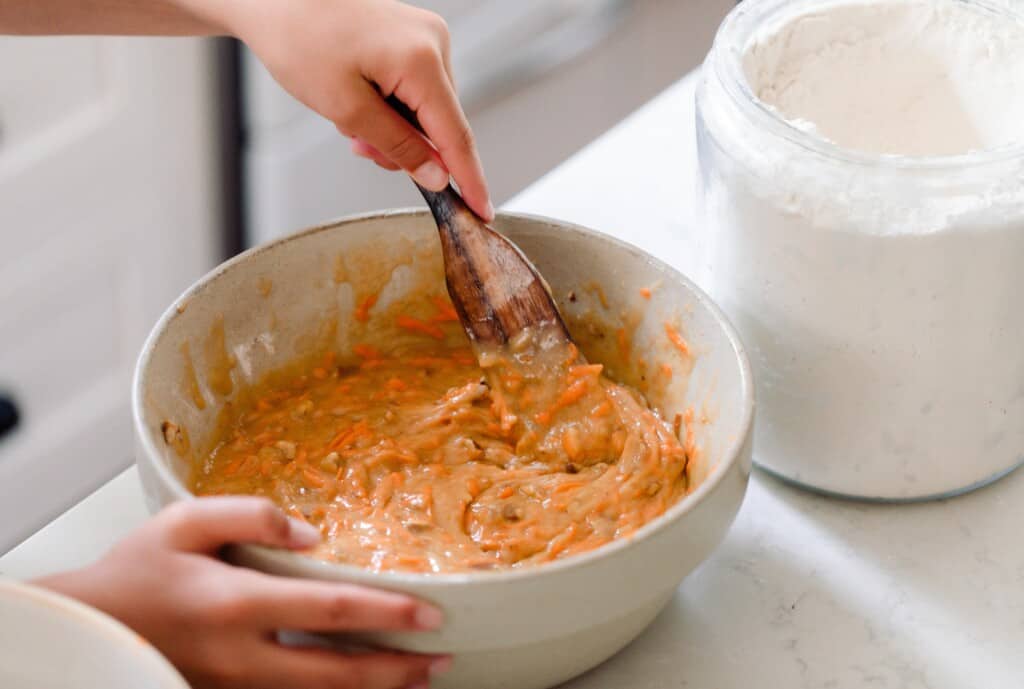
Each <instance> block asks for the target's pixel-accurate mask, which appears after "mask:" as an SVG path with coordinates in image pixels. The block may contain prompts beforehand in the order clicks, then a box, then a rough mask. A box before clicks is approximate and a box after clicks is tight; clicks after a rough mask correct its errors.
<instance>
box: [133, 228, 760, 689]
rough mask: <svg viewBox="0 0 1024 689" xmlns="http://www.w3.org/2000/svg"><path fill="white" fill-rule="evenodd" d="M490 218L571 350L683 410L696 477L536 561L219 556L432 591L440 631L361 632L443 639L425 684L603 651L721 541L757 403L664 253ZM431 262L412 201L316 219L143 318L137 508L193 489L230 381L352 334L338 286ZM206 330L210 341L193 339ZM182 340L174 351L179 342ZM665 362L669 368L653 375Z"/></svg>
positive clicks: (423, 268)
mask: <svg viewBox="0 0 1024 689" xmlns="http://www.w3.org/2000/svg"><path fill="white" fill-rule="evenodd" d="M496 226H497V228H498V229H499V230H501V231H503V232H504V233H506V234H507V235H508V236H509V237H510V238H511V239H512V240H513V241H514V242H516V243H517V244H518V245H519V246H520V247H521V248H522V249H523V251H524V252H525V253H526V254H527V255H528V256H529V257H530V258H531V259H532V260H533V261H534V262H535V264H536V265H537V267H538V268H539V269H540V271H541V273H542V274H543V275H544V276H545V278H546V279H547V280H548V282H549V283H550V285H551V287H552V291H553V293H554V295H555V298H556V300H557V301H558V302H559V306H560V308H561V309H562V311H563V314H564V315H565V317H566V320H567V322H568V323H569V326H570V328H571V329H572V330H573V332H574V335H575V336H576V338H577V339H578V340H580V341H581V346H582V348H583V351H584V353H585V354H587V356H588V358H590V359H591V360H594V361H599V362H602V363H606V364H608V365H611V370H612V371H614V376H613V377H615V378H617V379H619V381H620V382H625V383H629V384H632V385H634V386H637V387H639V388H640V389H642V390H643V391H644V392H645V393H646V394H647V396H648V398H649V399H650V400H651V402H652V403H653V404H654V405H655V406H656V407H658V408H659V409H661V410H662V411H663V412H664V414H665V416H666V418H668V419H671V418H673V416H674V415H675V414H676V413H683V412H684V410H686V409H693V411H694V413H695V418H697V419H699V421H697V422H696V423H695V431H694V432H695V437H696V441H697V446H698V448H699V451H698V452H697V454H696V456H695V457H694V458H693V459H692V460H691V466H690V472H689V473H690V477H691V480H692V481H693V483H694V484H695V485H696V488H695V489H694V490H693V491H692V492H691V493H690V494H689V495H687V496H686V497H684V498H683V499H682V500H680V501H679V502H678V503H676V504H675V505H674V506H673V507H671V508H670V509H669V510H668V511H667V512H666V513H665V514H664V515H662V516H661V517H659V518H657V519H655V520H654V521H652V522H650V523H648V524H647V525H645V526H644V527H642V528H641V529H640V530H638V531H637V532H635V533H634V534H633V535H632V536H630V537H628V538H626V539H622V540H618V541H615V542H613V543H611V544H609V545H606V546H603V547H601V548H598V549H597V550H593V551H590V552H587V553H583V554H580V555H575V556H572V557H569V558H565V559H563V560H559V561H556V562H553V563H550V564H545V565H541V566H537V567H533V568H522V569H506V570H497V571H488V572H473V573H450V574H430V575H425V574H413V573H400V572H384V573H373V572H370V571H367V570H363V569H360V568H356V567H353V566H347V565H339V564H329V563H324V562H319V561H315V560H313V559H310V558H306V557H303V556H300V555H296V554H293V553H287V552H281V551H275V550H271V549H267V548H262V547H256V546H239V547H238V548H236V549H235V550H234V553H233V559H234V560H235V561H236V562H238V563H239V564H243V565H246V566H250V567H253V568H256V569H260V570H263V571H266V572H271V573H274V574H281V575H289V576H296V577H309V578H316V579H329V580H339V581H348V582H356V583H360V584H366V585H369V586H375V587H380V588H384V589H392V590H397V591H405V592H408V593H411V594H413V595H415V596H418V597H420V598H422V599H424V600H427V601H431V602H433V603H435V604H437V605H438V606H440V607H441V608H442V609H443V611H444V613H445V624H444V627H443V628H442V629H441V630H439V631H438V632H432V633H426V634H399V633H388V634H379V635H371V636H369V637H362V638H360V639H359V640H358V641H360V642H366V641H368V642H370V643H374V644H380V645H383V646H388V647H395V648H401V649H407V650H411V651H422V652H445V653H454V654H455V656H456V657H455V663H454V667H453V669H452V670H451V672H449V673H447V674H446V675H444V676H442V677H440V678H439V679H438V680H435V683H434V686H436V687H472V688H473V689H492V688H493V689H498V688H504V687H508V688H509V689H513V688H514V689H531V688H539V687H548V686H552V685H554V684H557V683H559V682H562V681H564V680H567V679H569V678H570V677H573V676H575V675H577V674H579V673H581V672H583V671H585V670H587V669H589V668H591V667H593V666H595V665H597V664H598V663H600V662H601V661H603V660H605V659H606V658H608V657H609V656H611V655H612V654H614V653H615V652H616V651H618V650H619V649H621V648H622V647H623V646H625V645H626V644H627V643H629V642H630V641H631V640H632V639H633V638H634V637H636V636H637V635H638V634H639V633H640V632H641V631H642V630H643V629H644V627H646V626H647V625H648V624H649V623H650V622H651V620H653V619H654V617H655V616H656V615H657V614H658V612H659V611H660V610H661V608H662V607H663V606H664V605H665V604H666V602H667V601H668V600H669V598H670V597H671V596H672V595H673V593H674V591H675V589H676V587H677V586H678V585H679V582H680V581H682V579H683V577H685V576H686V575H687V574H688V573H689V572H690V571H691V570H692V569H693V568H694V567H696V566H697V565H698V564H699V563H700V562H701V561H702V560H703V559H704V558H705V557H707V556H708V554H709V553H710V552H711V550H712V549H713V548H714V547H715V546H716V545H717V544H718V543H719V542H720V541H721V540H722V538H723V536H724V534H725V532H726V530H727V528H728V527H729V525H730V523H731V522H732V520H733V517H734V516H735V514H736V512H737V510H738V509H739V505H740V502H741V500H742V498H743V494H744V491H745V490H746V485H747V479H748V476H749V472H750V458H751V447H750V443H751V430H752V425H753V416H754V401H753V387H752V381H751V374H750V369H749V365H748V363H747V357H746V355H745V353H744V351H743V348H742V346H741V344H740V342H739V340H738V339H737V337H736V334H735V333H734V331H733V329H732V327H731V326H730V325H729V324H728V323H727V322H726V320H725V318H724V316H723V315H722V314H721V312H720V311H719V310H718V308H717V307H716V306H714V304H712V303H711V302H710V300H709V299H708V298H707V297H706V296H705V295H704V294H703V293H702V292H700V291H699V290H698V289H697V288H696V287H695V286H694V285H693V284H692V283H691V282H690V281H689V280H687V279H686V278H684V277H683V276H682V275H680V274H679V273H678V272H676V271H675V270H673V269H672V268H669V267H668V266H666V265H665V264H664V263H662V262H661V261H659V260H657V259H655V258H653V257H651V256H649V255H646V254H644V253H643V252H641V251H639V250H638V249H636V248H633V247H631V246H629V245H627V244H624V243H621V242H618V241H616V240H614V239H611V238H609V237H606V236H604V235H601V234H598V233H596V232H593V231H590V230H586V229H584V228H580V227H576V226H574V225H570V224H567V223H563V222H557V221H553V220H548V219H543V218H538V217H531V216H526V215H516V214H502V215H500V216H499V217H498V220H497V221H496ZM442 280H443V272H442V270H441V260H440V249H439V246H438V241H437V235H436V228H435V227H434V224H433V220H432V218H431V217H430V215H429V214H427V213H426V212H425V211H422V212H421V211H391V212H383V213H376V214H371V215H361V216H356V217H351V218H347V219H344V220H341V221H338V222H335V223H332V224H330V225H326V226H323V227H317V228H313V229H310V230H307V231H305V232H302V233H299V234H296V235H294V236H291V237H287V238H285V239H281V240H279V241H276V242H273V243H271V244H268V245H265V246H262V247H258V248H256V249H253V250H251V251H248V252H246V253H244V254H242V255H241V256H238V257H237V258H235V259H232V260H231V261H228V262H227V263H225V264H224V265H222V266H221V267H219V268H217V269H216V270H214V271H213V272H212V273H210V274H209V275H207V276H206V277H204V278H203V279H202V280H200V281H199V282H198V283H197V284H196V285H194V286H193V287H192V288H191V289H189V290H188V291H187V292H186V293H185V294H184V295H183V296H182V297H181V298H180V299H179V300H178V302H177V303H176V304H174V305H173V306H171V307H170V308H169V309H168V310H167V312H166V313H165V314H164V316H163V317H162V318H161V319H160V321H159V323H157V325H156V327H155V328H154V330H153V332H152V334H151V335H150V337H149V339H148V341H147V342H146V345H145V347H144V349H143V351H142V354H141V356H140V358H139V362H138V368H137V370H136V376H135V383H134V390H133V415H134V426H135V433H136V444H137V450H136V453H137V459H138V466H139V472H140V475H141V477H142V482H143V486H144V488H145V493H146V498H147V502H148V505H149V507H150V509H152V510H157V509H159V508H160V507H162V506H164V505H166V504H168V503H170V502H172V501H174V500H182V499H188V498H190V497H191V495H190V493H189V492H188V490H187V488H186V481H187V477H188V472H189V462H188V461H187V457H188V454H189V452H196V451H197V448H203V447H204V442H208V438H209V436H210V434H211V432H212V429H213V428H214V423H215V419H216V416H217V413H218V411H219V410H220V409H221V408H222V407H223V405H224V404H225V402H226V401H228V400H230V399H231V398H232V395H233V394H237V390H238V389H239V388H240V387H244V386H246V385H248V384H250V383H251V382H253V381H255V380H257V379H258V378H259V377H260V376H261V374H262V373H264V372H266V371H269V370H273V369H275V368H280V367H281V366H283V365H284V364H286V363H287V362H289V361H291V360H294V359H295V358H297V357H299V356H301V355H302V354H303V353H304V352H306V351H308V350H310V348H312V347H317V346H319V347H321V348H322V347H323V346H331V347H333V348H335V349H336V350H337V351H338V352H339V354H340V355H342V356H344V355H345V353H346V352H347V351H349V350H350V348H351V347H352V345H353V344H355V342H353V339H354V336H352V333H351V330H352V329H353V328H354V327H356V326H355V321H354V320H353V313H354V309H355V308H356V307H355V303H356V300H355V297H354V290H355V289H362V288H363V287H365V285H366V284H368V283H371V282H372V283H375V284H374V289H380V295H381V296H380V302H381V303H383V302H386V301H388V300H390V299H399V300H400V299H402V298H403V296H411V295H412V293H414V292H415V291H416V290H418V289H422V288H423V285H424V284H427V285H429V287H430V288H431V289H432V290H434V291H435V292H436V293H441V292H442V291H443V289H444V287H443V282H442ZM647 290H650V292H649V293H648V291H647ZM666 321H670V322H673V323H674V324H676V325H677V326H678V328H679V331H680V332H681V333H683V335H684V336H685V337H686V339H687V342H688V343H689V347H690V349H691V351H692V352H693V360H692V370H690V371H689V374H688V375H687V369H688V368H689V362H688V361H686V360H685V357H683V356H682V355H681V354H680V353H679V351H678V350H677V349H676V348H674V347H673V346H672V343H671V342H670V341H669V340H668V338H667V337H666V331H665V325H664V324H665V322H666ZM346 324H352V325H351V326H350V325H346ZM377 325H379V326H380V327H382V328H384V327H387V325H388V324H386V323H379V324H377V323H375V321H374V320H371V321H370V322H369V323H368V324H366V326H360V327H370V328H373V327H376V326H377ZM621 327H627V328H629V329H630V330H632V332H633V337H632V346H631V347H630V348H629V351H630V352H631V356H630V357H629V359H628V360H625V361H624V360H621V358H620V359H619V360H616V354H615V349H616V348H614V347H611V346H609V344H610V343H614V342H615V341H616V333H617V330H618V329H619V328H621ZM221 328H222V333H223V345H222V346H221V347H220V351H221V354H220V355H217V354H216V350H217V347H213V349H212V350H211V348H210V346H209V343H210V338H211V333H217V337H220V332H221ZM606 335H607V336H606ZM185 343H188V344H187V347H188V349H187V351H188V352H191V355H190V357H189V356H183V346H184V345H185ZM317 343H319V344H317ZM211 351H212V352H213V353H212V354H211ZM224 351H226V352H229V353H231V356H233V357H234V359H235V360H236V362H237V364H236V365H235V366H234V368H232V369H230V375H231V381H232V384H231V385H229V386H227V387H230V388H231V390H232V391H231V392H227V394H226V395H225V394H221V393H224V392H226V386H225V385H224V382H225V371H224V370H217V367H218V366H219V365H220V364H218V360H219V361H221V362H222V361H223V359H224V356H223V352H224ZM186 360H187V361H188V362H190V363H189V364H188V365H186ZM662 363H668V364H670V365H672V366H673V367H674V370H675V371H676V373H675V374H674V375H673V376H671V377H668V376H665V375H662V374H660V373H659V372H660V371H661V369H660V366H661V364H662ZM193 367H194V373H192V372H190V370H189V369H191V368H193ZM211 382H212V383H213V385H212V386H211ZM214 389H218V390H219V391H220V393H218V392H215V391H214ZM197 394H199V395H202V396H203V398H204V399H205V404H204V407H205V408H204V409H199V408H198V406H197V404H196V400H195V398H196V395H197ZM165 421H170V422H172V423H174V424H176V425H177V426H179V427H181V428H183V429H185V430H186V431H187V435H188V437H189V440H190V443H189V448H185V447H183V444H182V443H180V442H179V443H177V444H176V445H177V449H174V448H172V447H171V446H169V445H168V444H167V443H166V442H165V438H164V433H163V432H162V428H161V426H162V424H164V422H165ZM207 446H208V445H207ZM180 454H184V455H185V458H182V457H181V456H179V455H180Z"/></svg>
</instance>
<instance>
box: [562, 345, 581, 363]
mask: <svg viewBox="0 0 1024 689" xmlns="http://www.w3.org/2000/svg"><path fill="white" fill-rule="evenodd" d="M579 358H580V348H579V347H577V346H576V343H574V342H570V343H569V347H568V349H567V354H566V357H565V365H566V366H568V365H570V364H572V363H574V362H575V361H576V360H577V359H579Z"/></svg>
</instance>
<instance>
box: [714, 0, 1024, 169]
mask: <svg viewBox="0 0 1024 689" xmlns="http://www.w3.org/2000/svg"><path fill="white" fill-rule="evenodd" d="M882 1H884V2H908V1H912V0H882ZM947 1H948V2H950V3H952V4H961V5H967V6H969V7H971V8H973V9H976V10H980V11H983V12H989V13H992V14H995V15H998V16H1001V17H1011V18H1014V19H1016V20H1017V21H1018V22H1020V23H1021V25H1022V26H1024V12H1022V11H1019V10H1018V9H1016V8H1015V7H1010V6H1008V5H1004V4H1001V3H997V2H995V1H994V0H947ZM863 2H864V0H826V1H822V0H744V1H743V2H741V3H740V4H739V5H737V6H736V7H735V8H734V9H733V11H732V12H730V13H729V15H728V16H727V17H726V18H725V21H723V22H722V25H721V26H720V27H719V29H718V33H717V34H716V36H715V40H714V44H713V45H712V48H711V59H710V60H709V61H708V67H709V68H710V69H712V70H713V71H714V72H715V73H716V76H717V78H718V79H719V81H720V83H721V84H722V86H723V88H724V90H725V92H726V93H727V94H728V95H729V98H730V99H731V100H732V101H733V103H734V104H735V105H736V107H737V108H738V109H739V111H740V112H742V113H743V114H744V115H745V116H746V117H748V118H749V119H751V120H752V121H753V123H754V124H755V125H759V126H761V127H763V128H764V129H765V131H767V132H769V133H771V134H773V135H775V136H777V137H779V138H781V139H783V140H786V141H788V142H789V143H791V144H793V145H796V146H798V147H800V148H802V149H805V150H807V151H810V152H812V153H815V154H818V155H821V156H823V157H825V158H828V159H832V160H835V161H837V162H842V163H847V164H853V165H859V166H862V167H874V168H886V169H893V170H910V171H915V170H916V171H926V172H927V171H941V170H947V169H964V168H968V167H981V166H987V165H990V164H998V163H1003V162H1008V161H1015V160H1019V159H1022V158H1024V139H1022V140H1021V141H1019V142H1014V143H1011V144H1008V145H1006V146H1000V147H998V148H989V149H982V150H975V151H967V152H965V153H955V154H951V155H936V156H908V155H900V154H887V153H868V152H864V151H855V150H851V149H848V148H844V147H842V146H840V145H838V144H836V143H834V142H832V141H829V140H828V139H825V138H823V137H821V136H818V135H815V134H813V133H811V132H808V131H806V130H804V129H801V128H799V127H797V126H795V125H794V124H793V123H792V122H790V121H788V120H786V119H785V118H783V117H782V116H781V115H780V114H779V113H778V111H776V110H775V109H773V108H771V107H770V106H769V105H767V104H766V103H765V102H764V101H762V100H761V99H760V98H758V97H757V96H756V95H755V94H754V92H753V90H752V89H751V88H750V84H749V82H748V81H747V77H746V74H745V73H744V71H743V54H744V52H745V50H746V48H747V46H748V45H749V42H750V39H751V38H752V37H753V35H754V34H755V32H756V31H757V30H758V29H760V28H761V27H762V26H764V25H765V24H766V23H767V22H769V21H772V20H773V19H782V18H785V16H786V15H785V14H784V13H785V12H786V11H787V10H792V8H793V6H796V7H797V8H799V7H800V6H802V5H803V6H806V7H807V8H808V9H822V8H826V7H829V6H837V5H851V4H862V3H863ZM799 14H800V13H799V11H793V12H792V16H793V17H796V16H799Z"/></svg>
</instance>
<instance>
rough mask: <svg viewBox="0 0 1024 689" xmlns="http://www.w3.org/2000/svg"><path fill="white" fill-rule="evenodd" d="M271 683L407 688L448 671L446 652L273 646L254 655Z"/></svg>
mask: <svg viewBox="0 0 1024 689" xmlns="http://www.w3.org/2000/svg"><path fill="white" fill-rule="evenodd" d="M254 661H255V663H256V664H257V665H258V667H256V668H254V672H258V673H259V675H260V677H261V678H264V680H265V681H266V682H267V684H268V686H276V687H303V689H404V688H405V687H414V686H421V685H422V686H426V683H427V681H428V680H429V678H430V676H431V675H437V674H440V673H442V672H444V671H446V670H447V669H448V668H449V667H450V666H451V660H450V659H449V658H447V657H445V656H425V655H414V654H411V653H386V652H377V653H365V654H359V655H342V654H340V653H335V652H332V651H329V650H324V649H318V648H289V647H284V646H276V645H275V646H272V647H270V648H268V649H267V650H266V651H265V652H261V653H260V654H259V656H258V658H255V659H254Z"/></svg>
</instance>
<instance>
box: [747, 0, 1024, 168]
mask: <svg viewBox="0 0 1024 689" xmlns="http://www.w3.org/2000/svg"><path fill="white" fill-rule="evenodd" d="M743 67H744V72H745V73H746V77H747V81H748V82H749V84H750V87H751V89H752V90H753V92H754V94H755V95H756V96H757V97H758V98H759V99H760V100H761V101H762V102H764V103H766V104H768V105H770V106H772V107H773V108H775V109H776V110H777V111H778V112H779V113H780V114H781V116H782V117H784V118H786V119H788V120H790V121H794V122H797V123H799V124H800V126H802V127H804V128H807V129H813V130H815V131H816V132H817V133H818V134H819V135H820V136H822V137H824V138H825V139H828V140H830V141H832V142H833V143H835V144H837V145H839V146H841V147H843V148H845V149H848V150H853V151H863V152H866V153H881V154H898V155H909V156H937V155H955V154H958V153H966V152H968V151H977V150H986V149H993V148H998V147H1001V146H1006V145H1008V144H1013V143H1018V142H1020V141H1021V140H1022V139H1024V124H1022V123H1024V88H1022V86H1024V81H1022V75H1024V26H1021V25H1017V24H1013V23H1008V22H1006V21H1005V20H1000V19H998V18H996V17H995V16H992V15H989V14H986V13H983V12H979V11H977V10H972V9H969V8H967V7H965V6H964V5H962V4H960V3H958V2H948V1H941V0H940V1H939V2H936V1H935V0H916V1H910V2H908V1H906V0H903V1H890V2H884V1H882V2H860V3H851V4H846V5H841V6H832V7H827V8H824V9H821V10H819V11H817V12H810V13H807V14H804V15H802V16H801V17H800V18H799V19H795V20H793V21H788V22H786V23H785V24H783V25H782V26H779V27H769V29H768V31H766V32H764V33H763V34H762V35H759V36H757V37H756V38H755V40H754V42H753V43H752V44H751V45H750V46H749V47H748V48H747V50H746V53H745V55H744V58H743Z"/></svg>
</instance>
